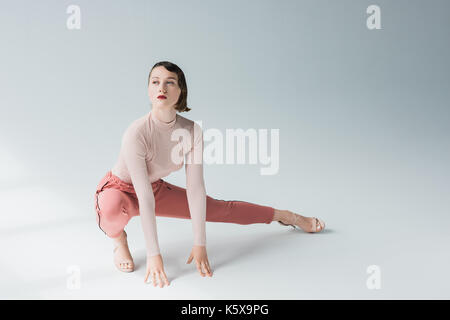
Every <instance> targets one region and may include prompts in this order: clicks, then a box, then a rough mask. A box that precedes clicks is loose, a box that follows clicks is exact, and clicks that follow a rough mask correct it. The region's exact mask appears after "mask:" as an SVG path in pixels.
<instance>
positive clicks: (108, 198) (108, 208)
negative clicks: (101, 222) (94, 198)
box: [98, 189, 126, 221]
mask: <svg viewBox="0 0 450 320" xmlns="http://www.w3.org/2000/svg"><path fill="white" fill-rule="evenodd" d="M98 206H99V210H100V214H101V216H102V219H105V220H108V221H114V220H117V219H118V218H121V216H122V215H123V213H124V211H125V212H126V210H125V208H124V199H123V198H122V196H121V194H120V190H115V189H106V190H104V191H102V192H100V193H99V194H98Z"/></svg>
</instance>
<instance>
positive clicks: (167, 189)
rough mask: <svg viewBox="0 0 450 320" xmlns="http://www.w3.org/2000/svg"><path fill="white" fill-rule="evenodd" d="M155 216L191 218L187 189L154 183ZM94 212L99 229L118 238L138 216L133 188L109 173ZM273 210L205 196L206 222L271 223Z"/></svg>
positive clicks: (96, 193) (97, 191)
mask: <svg viewBox="0 0 450 320" xmlns="http://www.w3.org/2000/svg"><path fill="white" fill-rule="evenodd" d="M152 188H153V194H154V197H155V214H156V216H159V217H172V218H182V219H190V218H191V215H190V212H189V206H188V201H187V196H186V189H185V188H181V187H178V186H176V185H173V184H170V183H168V182H166V181H164V180H162V179H159V180H158V181H155V182H153V183H152ZM95 211H96V219H97V224H98V226H99V228H100V229H101V230H102V231H103V232H104V233H105V234H106V235H107V236H108V237H112V238H115V237H117V236H118V235H120V234H121V232H122V230H123V229H124V228H125V226H126V225H127V223H128V221H129V220H130V219H131V218H132V217H134V216H138V215H139V203H138V199H137V196H136V192H135V191H134V188H133V185H132V184H129V183H126V182H124V181H122V180H120V178H119V177H117V176H115V175H114V174H112V173H111V171H108V172H107V173H106V175H105V176H104V177H103V178H102V179H101V180H100V182H99V184H98V186H97V190H96V192H95ZM274 211H275V210H274V208H272V207H270V206H262V205H257V204H254V203H250V202H245V201H239V200H230V201H226V200H218V199H214V198H212V197H210V196H208V195H207V196H206V221H210V222H229V223H238V224H252V223H268V224H269V223H271V222H272V220H273V215H274Z"/></svg>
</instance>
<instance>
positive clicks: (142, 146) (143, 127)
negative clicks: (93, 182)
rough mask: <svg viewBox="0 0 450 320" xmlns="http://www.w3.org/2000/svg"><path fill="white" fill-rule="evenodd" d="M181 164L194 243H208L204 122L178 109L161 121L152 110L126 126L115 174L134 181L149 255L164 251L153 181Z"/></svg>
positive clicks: (203, 244) (128, 181) (114, 168)
mask: <svg viewBox="0 0 450 320" xmlns="http://www.w3.org/2000/svg"><path fill="white" fill-rule="evenodd" d="M183 164H185V170H186V193H187V200H188V203H189V211H190V214H191V220H192V230H193V233H194V245H199V246H205V245H206V232H205V221H206V190H205V183H204V179H203V132H202V128H201V127H200V125H199V124H197V123H195V122H194V121H192V120H189V119H187V118H184V117H182V116H180V115H179V114H178V113H177V114H176V117H175V119H174V120H173V121H171V122H168V123H167V122H162V121H160V120H158V119H157V118H156V117H154V116H152V112H151V111H150V112H149V113H147V114H146V115H145V116H143V117H141V118H139V119H137V120H135V121H133V122H132V123H131V124H130V125H129V126H128V128H127V129H126V130H125V132H124V134H123V136H122V145H121V149H120V153H119V159H118V161H117V162H116V164H115V166H114V167H113V168H112V169H111V172H112V173H113V174H114V175H116V176H118V177H119V178H120V179H121V180H122V181H124V182H127V183H131V184H133V187H134V190H135V192H136V196H137V198H138V202H139V214H140V216H141V224H142V229H143V231H144V237H145V242H146V248H147V256H148V257H150V256H155V255H158V254H160V250H159V243H158V235H157V228H156V216H155V198H154V195H153V189H152V185H151V183H152V182H155V181H157V180H159V179H160V178H163V177H165V176H167V175H169V174H170V173H171V172H173V171H177V170H179V169H181V167H182V166H183Z"/></svg>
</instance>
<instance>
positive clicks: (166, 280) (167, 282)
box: [162, 271, 170, 285]
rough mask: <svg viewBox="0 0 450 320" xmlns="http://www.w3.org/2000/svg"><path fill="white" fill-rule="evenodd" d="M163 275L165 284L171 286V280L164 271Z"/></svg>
mask: <svg viewBox="0 0 450 320" xmlns="http://www.w3.org/2000/svg"><path fill="white" fill-rule="evenodd" d="M162 275H163V279H164V282H165V283H166V284H167V285H170V282H169V279H167V276H166V274H165V273H164V271H163V272H162Z"/></svg>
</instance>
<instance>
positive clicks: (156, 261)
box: [144, 254, 170, 288]
mask: <svg viewBox="0 0 450 320" xmlns="http://www.w3.org/2000/svg"><path fill="white" fill-rule="evenodd" d="M149 275H151V282H152V283H153V286H154V287H156V281H158V282H159V287H160V288H162V287H164V285H169V284H170V283H169V280H168V279H167V276H166V273H165V272H164V265H163V260H162V257H161V255H160V254H158V255H156V256H152V257H147V271H146V272H145V280H144V282H145V283H147V280H148V276H149Z"/></svg>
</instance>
